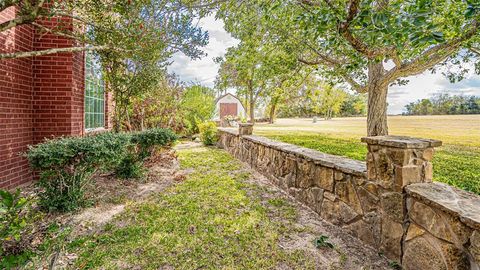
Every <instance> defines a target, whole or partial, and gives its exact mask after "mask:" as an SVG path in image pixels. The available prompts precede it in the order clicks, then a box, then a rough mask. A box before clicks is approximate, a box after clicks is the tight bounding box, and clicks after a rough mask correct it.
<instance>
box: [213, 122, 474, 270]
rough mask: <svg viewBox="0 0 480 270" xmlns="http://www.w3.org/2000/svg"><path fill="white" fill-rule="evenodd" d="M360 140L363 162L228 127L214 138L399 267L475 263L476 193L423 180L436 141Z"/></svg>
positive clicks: (429, 170) (428, 177)
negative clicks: (365, 150) (364, 147)
mask: <svg viewBox="0 0 480 270" xmlns="http://www.w3.org/2000/svg"><path fill="white" fill-rule="evenodd" d="M240 129H243V127H240ZM250 132H251V131H250ZM248 133H249V131H247V132H245V130H240V134H248ZM362 140H363V141H364V142H366V143H367V144H368V149H369V153H368V156H367V162H366V163H365V162H361V161H356V160H351V159H348V158H344V157H339V156H334V155H328V154H324V153H320V152H318V151H315V150H311V149H307V148H303V147H298V146H295V145H291V144H287V143H282V142H277V141H273V140H270V139H267V138H264V137H260V136H254V135H241V136H240V135H239V131H237V130H234V129H219V141H218V145H219V146H220V147H222V148H224V149H225V150H227V151H228V152H230V153H231V154H232V155H233V156H235V157H236V158H238V159H240V160H242V161H244V162H246V163H248V164H249V165H250V166H251V167H252V168H254V169H255V170H257V171H259V172H260V173H262V174H263V175H265V176H266V177H268V178H269V179H270V180H271V181H273V182H274V183H275V184H276V185H278V186H279V187H281V188H282V189H283V190H285V191H286V192H288V193H289V194H290V195H292V196H293V197H295V198H296V199H297V200H298V201H300V202H302V203H303V204H305V205H306V206H308V207H309V208H311V209H312V210H313V211H315V212H317V213H318V214H319V215H320V216H321V217H322V218H323V219H325V220H328V221H330V222H332V223H333V224H335V225H337V226H340V227H342V228H344V229H346V230H347V231H349V232H350V233H351V234H352V235H354V236H355V237H357V238H359V239H361V240H362V241H363V242H365V243H366V244H368V245H370V246H372V247H374V248H376V249H378V250H379V252H382V253H384V254H385V255H386V256H388V257H389V258H391V259H392V260H396V261H398V262H401V263H402V265H403V266H404V268H405V269H475V270H480V267H479V264H480V198H479V197H478V196H475V195H474V194H471V193H467V192H464V191H461V190H458V189H455V188H452V187H449V186H447V185H442V184H438V183H430V182H431V179H432V165H431V162H430V161H431V159H432V157H433V153H434V150H433V147H436V146H439V145H441V142H439V141H434V140H422V139H414V138H407V137H397V136H385V137H367V138H363V139H362Z"/></svg>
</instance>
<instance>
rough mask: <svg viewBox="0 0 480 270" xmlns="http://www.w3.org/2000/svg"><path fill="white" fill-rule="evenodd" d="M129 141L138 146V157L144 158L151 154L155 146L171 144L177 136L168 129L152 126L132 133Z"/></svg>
mask: <svg viewBox="0 0 480 270" xmlns="http://www.w3.org/2000/svg"><path fill="white" fill-rule="evenodd" d="M131 136H132V138H131V142H132V143H133V144H134V145H136V146H137V147H138V149H137V151H138V156H139V158H140V159H142V160H143V159H146V158H148V157H149V156H150V155H152V154H153V153H154V152H155V151H156V148H158V147H163V146H166V145H169V144H171V143H172V142H174V141H176V140H177V139H178V136H177V135H176V134H175V133H174V132H173V131H171V130H170V129H163V128H153V129H149V130H145V131H141V132H136V133H132V135H131Z"/></svg>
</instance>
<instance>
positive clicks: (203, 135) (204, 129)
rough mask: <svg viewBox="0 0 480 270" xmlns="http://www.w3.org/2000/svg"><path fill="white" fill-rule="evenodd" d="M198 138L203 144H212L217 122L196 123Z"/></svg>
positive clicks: (215, 138)
mask: <svg viewBox="0 0 480 270" xmlns="http://www.w3.org/2000/svg"><path fill="white" fill-rule="evenodd" d="M198 129H199V130H200V140H201V141H202V142H203V144H204V145H213V144H214V143H215V142H216V141H217V124H215V122H211V121H210V122H204V123H201V124H199V125H198Z"/></svg>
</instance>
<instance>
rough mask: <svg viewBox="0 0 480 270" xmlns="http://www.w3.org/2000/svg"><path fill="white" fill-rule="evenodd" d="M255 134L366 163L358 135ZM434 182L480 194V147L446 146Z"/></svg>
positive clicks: (437, 156)
mask: <svg viewBox="0 0 480 270" xmlns="http://www.w3.org/2000/svg"><path fill="white" fill-rule="evenodd" d="M255 134H257V135H262V136H266V137H269V138H272V139H275V140H279V141H283V142H287V143H291V144H295V145H299V146H303V147H306V148H311V149H315V150H318V151H321V152H324V153H328V154H334V155H340V156H345V157H349V158H352V159H357V160H365V158H366V154H367V147H366V145H365V144H363V143H361V142H360V138H359V137H355V136H351V137H349V136H335V135H333V134H328V133H327V134H323V133H317V132H313V131H291V130H287V131H285V130H282V129H265V128H264V129H262V128H259V129H257V130H256V131H255ZM433 165H434V176H433V177H434V180H435V181H439V182H444V183H448V184H450V185H453V186H456V187H458V188H461V189H464V190H468V191H471V192H474V193H477V194H479V195H480V148H479V147H474V146H466V145H444V146H442V147H439V148H437V151H436V153H435V156H434V159H433Z"/></svg>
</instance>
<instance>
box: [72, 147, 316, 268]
mask: <svg viewBox="0 0 480 270" xmlns="http://www.w3.org/2000/svg"><path fill="white" fill-rule="evenodd" d="M179 159H180V163H181V167H182V169H193V170H191V171H192V173H191V174H189V175H188V176H187V178H186V180H185V181H184V182H182V183H180V184H177V185H175V186H173V187H171V188H170V189H168V190H167V191H166V192H163V193H161V194H156V195H154V196H153V197H151V198H149V199H148V200H146V201H143V202H139V203H133V204H130V205H127V209H126V211H125V212H124V213H122V214H121V215H119V216H118V217H116V218H115V219H114V220H113V221H112V222H111V223H109V224H108V225H107V226H106V227H105V228H104V229H103V230H102V231H101V232H98V233H97V234H95V235H89V236H85V237H81V238H78V239H75V240H74V241H72V242H71V244H70V245H69V247H68V251H69V252H72V253H75V254H78V256H79V257H78V259H77V260H76V262H75V266H74V268H80V269H91V268H95V269H98V268H100V269H119V268H120V269H170V268H168V267H173V268H174V269H272V268H275V267H276V266H278V265H282V266H288V267H289V268H290V269H292V268H293V269H313V268H314V265H313V262H312V261H311V259H310V258H309V257H308V256H307V255H305V253H303V251H302V252H301V251H292V252H287V251H285V250H283V249H281V248H280V247H279V246H278V239H279V237H280V236H281V235H282V234H283V233H287V231H288V230H289V228H288V226H286V225H285V223H284V222H279V221H275V220H272V219H271V218H269V211H270V210H269V208H268V207H266V206H264V205H262V204H261V203H260V202H259V201H258V200H257V199H254V197H252V196H249V194H250V193H251V192H254V191H255V186H252V185H250V184H247V183H246V182H245V181H244V180H245V179H247V178H248V177H249V176H250V175H249V173H248V172H246V171H244V170H242V169H241V164H240V163H239V162H238V161H236V160H234V159H233V158H232V157H231V156H230V155H229V154H227V153H226V152H224V151H222V150H218V149H214V148H196V149H191V150H181V151H179ZM257 188H258V187H257ZM271 205H272V207H275V209H276V210H275V211H277V213H278V211H281V212H282V213H283V214H282V215H284V216H283V219H289V218H290V219H294V218H295V209H293V210H292V207H291V206H290V207H289V206H288V205H286V204H285V203H283V202H278V201H277V200H275V201H273V202H272V203H271ZM292 211H293V212H292ZM162 267H165V268H162Z"/></svg>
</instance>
